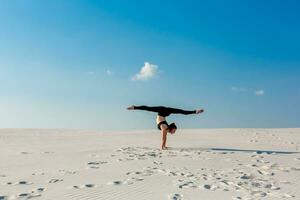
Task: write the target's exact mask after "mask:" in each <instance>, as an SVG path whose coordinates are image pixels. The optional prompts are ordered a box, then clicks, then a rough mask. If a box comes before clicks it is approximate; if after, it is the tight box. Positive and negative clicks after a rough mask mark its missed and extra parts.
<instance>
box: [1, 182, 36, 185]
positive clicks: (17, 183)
mask: <svg viewBox="0 0 300 200" xmlns="http://www.w3.org/2000/svg"><path fill="white" fill-rule="evenodd" d="M6 184H7V185H11V182H8V183H6ZM31 184H33V183H32V182H28V181H18V182H16V183H14V185H31Z"/></svg>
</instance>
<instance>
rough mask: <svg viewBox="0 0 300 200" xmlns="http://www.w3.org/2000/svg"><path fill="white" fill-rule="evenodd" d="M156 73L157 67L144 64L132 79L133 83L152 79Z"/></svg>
mask: <svg viewBox="0 0 300 200" xmlns="http://www.w3.org/2000/svg"><path fill="white" fill-rule="evenodd" d="M157 73H158V66H157V65H153V64H150V63H148V62H145V64H144V66H143V67H142V68H141V70H140V72H139V73H138V74H136V75H134V76H133V77H132V80H133V81H139V80H141V81H145V80H148V79H150V78H153V77H154V76H155V75H157Z"/></svg>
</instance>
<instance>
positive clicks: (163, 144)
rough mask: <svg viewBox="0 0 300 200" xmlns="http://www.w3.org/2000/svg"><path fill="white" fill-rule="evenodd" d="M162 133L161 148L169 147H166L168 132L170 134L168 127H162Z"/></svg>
mask: <svg viewBox="0 0 300 200" xmlns="http://www.w3.org/2000/svg"><path fill="white" fill-rule="evenodd" d="M161 133H162V143H161V149H162V150H164V149H167V147H166V143H167V134H168V129H162V130H161Z"/></svg>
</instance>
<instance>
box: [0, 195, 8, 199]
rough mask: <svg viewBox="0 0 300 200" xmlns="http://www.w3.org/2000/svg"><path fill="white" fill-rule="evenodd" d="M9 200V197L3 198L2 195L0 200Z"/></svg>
mask: <svg viewBox="0 0 300 200" xmlns="http://www.w3.org/2000/svg"><path fill="white" fill-rule="evenodd" d="M7 199H8V196H1V195H0V200H7Z"/></svg>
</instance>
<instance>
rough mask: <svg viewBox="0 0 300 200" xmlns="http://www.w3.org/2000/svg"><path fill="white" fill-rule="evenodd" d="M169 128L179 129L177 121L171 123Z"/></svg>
mask: <svg viewBox="0 0 300 200" xmlns="http://www.w3.org/2000/svg"><path fill="white" fill-rule="evenodd" d="M168 128H169V130H172V129H177V126H176V124H175V123H171V124H169V126H168Z"/></svg>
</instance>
